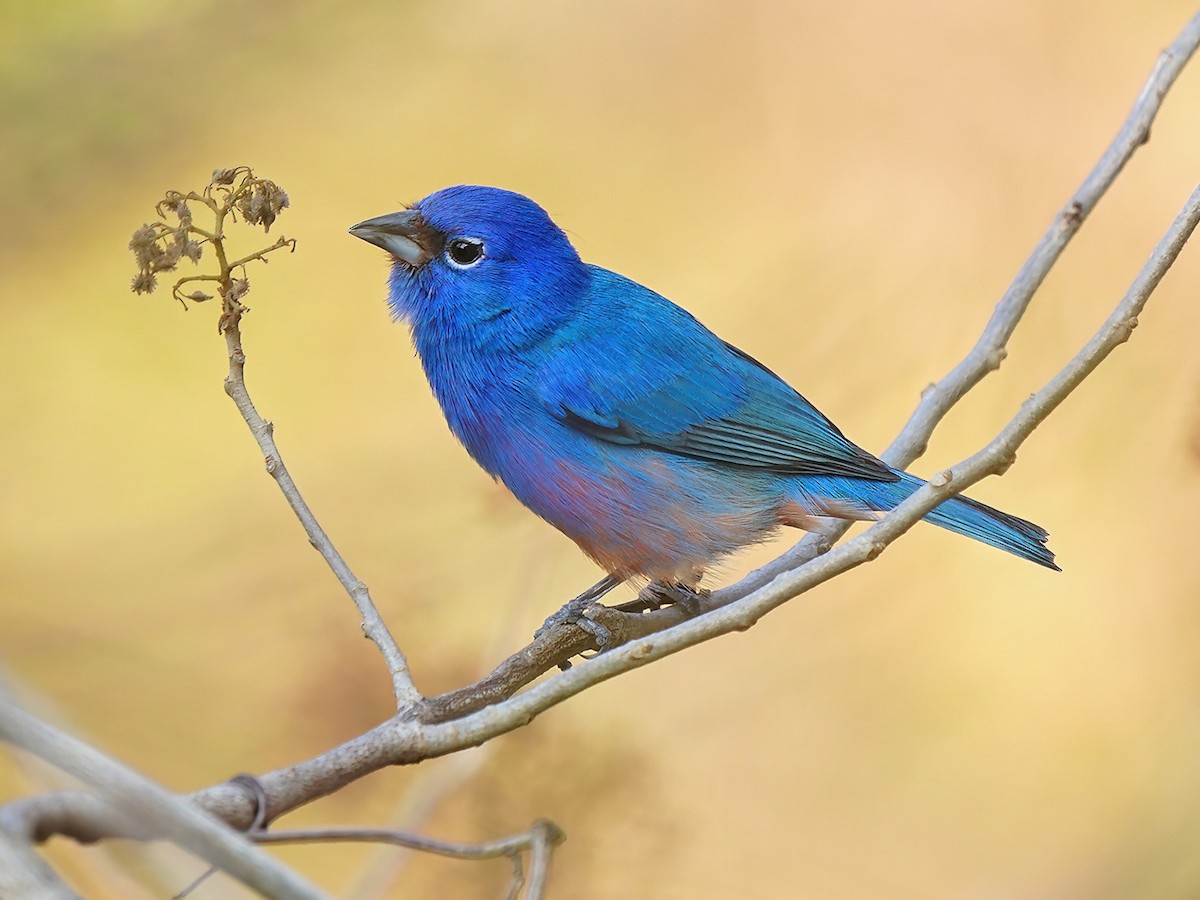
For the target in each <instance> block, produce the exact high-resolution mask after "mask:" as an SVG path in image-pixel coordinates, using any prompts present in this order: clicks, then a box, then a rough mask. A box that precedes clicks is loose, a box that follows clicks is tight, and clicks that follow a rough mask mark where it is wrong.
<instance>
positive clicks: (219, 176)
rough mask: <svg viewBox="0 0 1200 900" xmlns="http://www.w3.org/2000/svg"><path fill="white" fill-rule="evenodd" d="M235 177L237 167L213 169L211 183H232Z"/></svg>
mask: <svg viewBox="0 0 1200 900" xmlns="http://www.w3.org/2000/svg"><path fill="white" fill-rule="evenodd" d="M235 178H237V169H213V173H212V183H213V184H233V179H235Z"/></svg>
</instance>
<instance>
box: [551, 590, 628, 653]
mask: <svg viewBox="0 0 1200 900" xmlns="http://www.w3.org/2000/svg"><path fill="white" fill-rule="evenodd" d="M624 580H625V579H623V578H618V577H617V576H616V575H605V576H604V577H603V578H601V579H600V580H599V581H597V582H596V583H595V584H593V585H592V586H591V587H590V588H588V589H587V590H586V591H584V592H583V593H582V594H580V595H579V596H578V597H576V598H575V599H574V600H571V601H569V602H567V603H566V604H565V605H564V606H563V608H562V609H560V610H559V611H558V612H556V613H555V614H554V615H552V616H550V618H548V619H546V622H545V624H543V625H542V627H541V628H539V629H538V630H537V633H536V634H535V635H534V637H535V638H540V637H541V636H542V635H544V634H546V633H547V632H549V631H550V630H551V629H553V628H556V627H557V626H559V625H563V624H567V625H578V626H579V627H580V628H582V629H583V630H584V631H586V632H587V633H588V634H590V635H591V636H592V638H593V640H595V642H596V646H597V647H598V648H600V649H603V648H604V646H605V645H606V644H607V643H608V642H609V641H611V640H612V632H611V631H609V630H608V629H607V628H605V627H604V626H603V625H601V624H600V623H599V622H597V621H595V620H593V619H589V618H588V617H587V616H586V615H584V612H585V611H586V610H587V608H588V607H589V606H591V605H592V604H593V603H595V602H596V601H597V600H599V599H600V598H601V597H603V596H604V595H605V594H607V593H608V592H609V591H611V590H612V589H613V588H615V587H616V586H617V585H619V584H620V583H621V582H622V581H624Z"/></svg>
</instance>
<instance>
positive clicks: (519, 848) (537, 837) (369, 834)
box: [248, 819, 564, 900]
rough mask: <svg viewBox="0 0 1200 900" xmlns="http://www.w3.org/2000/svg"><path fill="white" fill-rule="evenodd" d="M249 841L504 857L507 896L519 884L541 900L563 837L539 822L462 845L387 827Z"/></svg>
mask: <svg viewBox="0 0 1200 900" xmlns="http://www.w3.org/2000/svg"><path fill="white" fill-rule="evenodd" d="M248 836H249V837H250V839H251V840H254V841H257V842H258V843H260V844H300V843H308V844H315V843H338V842H343V841H348V842H356V843H361V842H364V841H365V842H370V843H380V844H393V845H395V846H397V847H406V848H407V849H409V850H419V851H421V852H422V853H433V854H436V855H438V856H449V857H451V858H453V859H496V858H498V857H507V858H508V859H509V860H511V861H512V863H513V883H512V887H511V890H510V896H513V897H516V896H518V895H519V893H520V889H521V885H522V884H523V883H528V890H527V892H526V898H527V900H540V898H542V897H543V896H544V892H545V885H546V879H547V878H548V877H549V865H550V855H551V854H552V853H553V851H554V848H555V846H557V845H558V844H560V843H562V841H563V839H564V836H563V833H562V831H561V829H559V827H558V826H557V825H555V824H554V823H553V822H550V821H549V820H546V819H539V820H538V821H537V822H535V823H534V824H533V827H531V828H530V829H529V830H528V831H523V832H521V833H520V834H514V835H510V836H509V837H506V838H499V839H497V840H494V841H484V842H482V843H479V844H464V843H460V842H456V841H439V840H435V839H434V838H427V837H421V836H419V835H414V834H409V833H407V832H403V831H396V830H394V829H388V828H311V829H310V828H305V829H300V830H294V831H259V832H250V833H249V835H248ZM525 852H528V853H529V854H530V872H529V878H528V881H527V882H526V878H525V875H524V869H523V867H522V865H521V854H522V853H525Z"/></svg>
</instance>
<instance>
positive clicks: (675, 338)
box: [538, 288, 898, 481]
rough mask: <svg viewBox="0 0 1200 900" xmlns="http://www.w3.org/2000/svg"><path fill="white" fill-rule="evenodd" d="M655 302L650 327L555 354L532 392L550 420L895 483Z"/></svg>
mask: <svg viewBox="0 0 1200 900" xmlns="http://www.w3.org/2000/svg"><path fill="white" fill-rule="evenodd" d="M642 290H645V289H644V288H642ZM647 293H649V292H647ZM654 297H655V299H656V300H659V301H661V303H666V304H667V305H668V306H669V309H664V308H663V307H661V306H657V307H656V309H655V312H656V316H655V318H654V320H653V321H652V323H650V324H647V323H646V322H645V321H641V322H638V321H632V322H631V321H630V319H629V318H628V317H625V318H624V319H618V320H616V321H611V320H610V323H609V327H608V328H606V329H604V334H605V335H606V339H605V340H596V339H585V340H575V341H571V342H569V343H568V344H567V345H566V346H564V347H562V348H561V352H560V353H558V354H555V355H556V356H557V357H558V359H557V361H556V364H554V365H552V366H550V367H548V368H546V369H543V370H542V371H543V376H542V377H541V378H540V379H539V382H540V383H539V386H538V388H539V393H540V395H541V400H542V402H543V404H545V406H546V408H547V409H548V410H549V411H550V412H551V414H553V415H555V416H556V417H558V418H559V419H560V420H561V421H563V422H564V423H566V424H567V425H568V426H570V427H571V428H574V429H575V430H577V431H580V432H583V433H584V434H588V435H590V436H592V437H594V438H596V439H597V440H601V441H606V442H608V443H612V444H624V445H640V446H645V447H653V448H655V449H658V450H662V451H665V452H668V453H674V454H678V455H680V456H688V457H692V458H695V459H700V460H705V461H707V462H712V463H719V464H722V465H728V466H737V467H742V468H747V469H758V470H765V471H771V472H777V473H780V474H788V475H846V476H851V477H857V478H869V479H873V480H875V481H895V480H897V478H898V476H897V475H896V474H895V473H894V472H892V471H891V470H890V469H889V468H888V467H887V466H886V465H884V464H883V463H882V462H880V461H879V460H878V459H876V458H875V457H874V456H872V455H871V454H869V453H867V452H866V451H865V450H863V449H861V448H860V447H857V446H855V445H854V444H853V443H851V442H850V441H849V440H847V439H846V437H845V436H844V435H843V434H842V433H841V431H839V430H838V428H837V426H835V425H834V424H833V423H832V422H830V421H829V420H828V419H827V418H825V416H823V415H822V414H821V413H820V412H819V411H818V410H817V409H816V407H814V406H813V405H812V404H811V403H809V402H808V401H807V400H805V399H804V397H802V396H801V395H800V394H798V393H797V392H796V391H795V390H793V389H792V388H791V387H790V386H789V385H788V384H787V383H786V382H784V381H783V380H782V379H781V378H779V377H778V376H777V375H775V374H774V373H773V372H771V370H769V369H768V368H766V367H765V366H763V365H762V364H761V363H759V362H758V361H757V360H755V359H754V358H752V357H751V356H749V355H748V354H746V353H743V352H742V351H741V350H738V349H737V348H736V347H733V346H732V345H730V344H727V343H725V342H724V341H722V340H720V339H719V338H717V337H716V336H715V335H713V334H712V333H711V332H710V331H708V330H707V329H706V328H704V326H702V325H700V323H699V322H697V321H696V320H695V319H693V318H692V317H691V316H690V315H688V314H687V313H686V312H684V311H683V310H682V309H680V308H679V307H676V306H674V304H669V302H668V301H665V300H662V298H659V297H658V296H657V295H654ZM664 316H665V318H664ZM588 334H589V335H594V334H596V332H595V331H594V329H588ZM547 373H550V374H547Z"/></svg>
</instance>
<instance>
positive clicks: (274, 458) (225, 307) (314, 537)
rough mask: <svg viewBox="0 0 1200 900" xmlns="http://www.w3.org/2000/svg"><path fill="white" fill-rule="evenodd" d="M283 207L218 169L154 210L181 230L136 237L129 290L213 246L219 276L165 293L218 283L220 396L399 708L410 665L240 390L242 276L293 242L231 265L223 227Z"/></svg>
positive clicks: (409, 695)
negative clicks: (205, 214) (346, 606)
mask: <svg viewBox="0 0 1200 900" xmlns="http://www.w3.org/2000/svg"><path fill="white" fill-rule="evenodd" d="M193 202H195V203H202V204H203V205H204V206H205V207H206V208H207V209H208V210H209V211H210V212H211V213H212V215H213V228H212V230H207V229H203V228H200V227H198V226H197V225H196V224H195V223H194V222H193V211H192V208H191V207H190V206H189V205H188V204H189V203H193ZM288 202H289V201H288V197H287V194H286V193H284V191H283V190H282V189H281V188H280V187H279V186H278V185H276V184H275V183H274V182H271V181H267V180H266V179H262V178H256V177H255V176H254V173H253V172H252V171H251V169H250V168H249V167H248V166H239V167H237V168H235V169H218V170H216V171H215V172H213V176H212V180H211V181H210V182H209V184H208V186H207V187H206V188H205V189H204V190H203V191H202V192H200V193H197V192H195V191H192V192H190V193H187V194H183V193H180V192H179V191H168V192H167V194H166V197H165V198H164V199H163V200H162V201H160V202H159V203H158V204H157V206H156V207H155V209H156V211H157V212H158V214H159V215H160V216H161V217H163V218H164V219H166V218H167V216H168V215H173V216H174V217H175V218H176V219H178V222H179V224H178V225H177V226H176V227H171V226H170V225H168V224H166V222H165V221H164V222H155V223H153V224H150V225H145V226H143V227H142V228H140V229H138V230H137V231H136V232H134V235H133V239H132V240H131V241H130V243H129V248H130V249H131V250H132V251H133V253H134V256H135V258H136V259H137V262H138V270H139V271H138V275H137V277H135V278H134V280H133V289H134V291H136V292H138V293H148V292H150V291H153V290H154V288H155V284H156V275H157V274H158V273H160V272H171V271H174V270H175V267H176V266H177V264H178V263H179V262H180V260H181V259H182V258H184V257H186V258H188V259H191V260H192V261H193V262H199V260H200V257H201V254H202V252H203V250H202V246H201V245H202V244H203V243H207V244H210V245H211V246H212V248H213V252H214V254H215V255H216V258H217V266H218V271H217V272H216V273H201V274H196V275H188V276H185V277H182V278H179V279H178V280H177V281H176V282H175V284H174V286H173V287H172V288H171V293H172V295H173V296H174V297H175V299H177V300H178V301H179V302H180V303H182V304H183V306H184V308H185V309H186V308H187V303H188V301H189V300H190V301H191V302H193V303H201V302H204V301H206V300H211V299H212V297H211V296H210V295H208V294H205V293H203V292H201V291H195V292H193V293H191V294H186V295H185V294H182V293H181V289H182V288H183V286H184V285H186V284H191V283H194V282H198V281H210V282H216V284H217V292H218V293H219V294H220V297H221V318H220V319H219V321H218V328H219V330H220V332H221V333H222V334H223V335H224V336H225V349H226V352H227V355H228V357H229V373H228V375H226V377H225V393H226V394H228V395H229V397H230V398H231V399H232V400H233V402H234V404H235V405H236V406H237V408H238V412H240V413H241V414H242V418H243V419H244V420H245V422H246V425H247V426H249V428H250V433H251V434H252V435H253V436H254V440H255V441H256V442H257V443H258V448H259V450H260V451H261V452H262V455H263V460H264V461H265V463H266V469H267V472H269V473H270V474H271V476H272V477H273V478H274V479H275V483H276V484H278V485H279V489H280V491H282V492H283V496H284V497H285V498H286V499H287V502H288V505H289V506H291V508H292V512H293V513H295V515H296V518H298V519H299V520H300V524H301V525H303V526H304V530H305V532H306V533H307V534H308V542H309V543H310V544H312V546H313V547H314V548H315V549H316V550H317V551H318V552H319V553H320V554H321V556H322V558H324V560H325V562H326V563H327V564H328V565H329V568H330V569H332V570H333V574H334V575H335V576H336V577H337V579H338V581H339V582H341V585H342V587H343V588H345V589H346V592H347V593H348V594H349V595H350V598H351V599H352V600H353V601H354V605H355V606H356V607H357V608H358V613H359V615H360V616H361V617H362V629H363V632H364V633H365V634H366V635H367V637H369V638H370V639H371V640H373V641H374V642H375V644H376V646H378V647H379V650H380V652H381V653H382V654H383V658H384V661H385V663H386V664H387V667H388V671H389V672H390V673H391V676H392V689H393V692H394V693H395V696H396V704H397V708H400V709H403V708H405V707H408V706H411V705H412V704H414V703H416V702H417V701H418V700H420V698H421V695H420V693H419V692H418V691H417V689H416V686H415V685H414V684H413V680H412V676H411V675H410V674H409V670H408V661H407V660H406V659H405V657H404V653H403V652H402V651H401V650H400V646H399V645H398V644H397V643H396V640H395V638H393V637H392V635H391V632H389V631H388V628H387V625H385V624H384V621H383V619H382V617H381V616H380V615H379V611H378V610H377V609H376V608H375V604H374V603H373V602H372V601H371V595H370V593H369V592H368V590H367V586H366V585H365V584H363V582H362V581H360V580H359V579H358V577H357V576H356V575H355V574H354V572H353V571H351V569H350V566H349V565H347V563H346V560H345V559H344V558H343V557H342V555H341V554H340V553H339V552H338V551H337V548H336V547H334V545H333V542H332V541H331V540H330V539H329V535H328V534H326V533H325V529H324V528H322V527H321V524H320V523H319V522H318V521H317V518H316V516H314V515H313V512H312V510H311V509H310V508H309V506H308V503H307V502H306V501H305V500H304V497H303V496H302V495H301V494H300V490H299V489H298V488H297V487H296V483H295V481H293V480H292V476H291V473H290V472H288V470H287V467H286V466H285V465H284V464H283V457H282V456H281V455H280V453H279V448H278V446H276V444H275V436H274V431H275V428H274V425H272V424H271V423H270V422H268V421H267V420H266V419H264V418H263V417H262V416H261V415H259V412H258V410H257V409H256V408H255V406H254V403H253V401H252V400H251V399H250V393H249V391H248V390H247V388H246V377H245V368H246V354H245V351H244V350H243V349H242V333H241V321H242V317H243V316H244V315H245V314H246V313H247V312H249V311H250V310H249V308H248V307H246V306H245V305H244V304H243V303H242V299H243V298H244V297H245V295H246V294H247V293H248V292H249V290H250V282H249V279H247V278H246V277H245V274H246V273H245V270H246V266H247V265H249V264H250V263H252V262H262V263H264V264H265V263H266V262H267V261H268V256H269V254H271V253H274V252H275V251H277V250H283V249H285V248H286V249H289V250H292V251H294V250H295V249H296V242H295V241H294V240H292V239H290V238H284V237H281V238H278V239H277V240H276V241H275V243H273V244H271V245H269V246H267V247H264V248H262V249H260V250H256V251H254V252H253V253H247V254H246V255H244V256H241V257H239V258H238V259H235V260H233V261H232V262H231V261H229V258H228V256H227V253H226V249H225V241H226V235H225V223H226V220H227V219H229V218H233V219H236V218H237V214H238V213H241V216H242V218H243V219H244V220H245V221H246V223H247V224H251V225H262V226H263V228H264V230H270V227H271V225H272V224H273V223H274V221H275V218H276V216H277V215H278V214H279V213H280V212H281V211H282V210H283V209H284V208H285V207H287V206H288ZM193 236H196V237H199V238H200V240H199V241H193V240H191V238H192V237H193ZM238 270H240V275H241V277H237V278H235V277H234V272H235V271H238Z"/></svg>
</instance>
